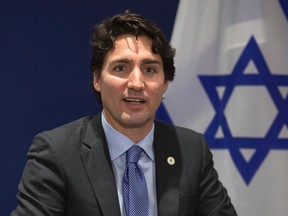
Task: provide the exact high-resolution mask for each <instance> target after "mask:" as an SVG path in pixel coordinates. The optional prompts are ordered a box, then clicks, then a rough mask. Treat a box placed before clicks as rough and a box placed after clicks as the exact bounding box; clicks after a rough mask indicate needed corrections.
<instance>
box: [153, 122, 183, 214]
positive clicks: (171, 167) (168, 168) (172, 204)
mask: <svg viewBox="0 0 288 216" xmlns="http://www.w3.org/2000/svg"><path fill="white" fill-rule="evenodd" d="M154 150H155V164H156V165H155V166H156V187H157V202H158V215H159V216H176V215H179V176H180V168H181V160H180V149H179V140H178V139H177V135H176V133H175V130H174V128H173V127H170V126H167V125H164V124H162V123H159V122H157V121H156V122H155V133H154Z"/></svg>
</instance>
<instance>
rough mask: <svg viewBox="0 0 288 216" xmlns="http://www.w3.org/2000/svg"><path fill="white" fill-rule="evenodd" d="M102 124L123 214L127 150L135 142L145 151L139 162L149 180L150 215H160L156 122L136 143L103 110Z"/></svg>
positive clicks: (122, 213)
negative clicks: (158, 206) (158, 205)
mask: <svg viewBox="0 0 288 216" xmlns="http://www.w3.org/2000/svg"><path fill="white" fill-rule="evenodd" d="M102 125H103V128H104V132H105V135H106V139H107V143H108V148H109V153H110V159H111V161H112V167H113V171H114V177H115V182H116V187H117V193H118V199H119V205H120V210H121V215H122V216H125V215H126V214H125V207H124V201H123V188H122V183H123V175H124V170H125V167H126V151H127V150H128V149H129V148H130V147H132V146H133V145H135V144H136V145H138V146H140V147H141V148H142V149H143V152H142V154H141V156H140V159H139V161H138V163H139V165H140V166H141V168H142V170H143V172H144V175H145V178H146V182H147V189H148V196H149V215H151V216H156V215H158V213H157V212H158V211H157V197H156V176H155V159H154V149H153V138H154V124H153V127H152V129H151V131H150V132H149V133H148V135H147V136H145V137H144V138H143V139H142V140H140V141H139V142H137V143H134V142H133V141H132V140H131V139H129V138H128V137H126V136H125V135H124V134H122V133H120V132H119V131H117V130H115V129H114V128H113V127H112V126H111V125H110V124H109V123H108V122H107V120H106V118H105V116H104V114H103V112H102Z"/></svg>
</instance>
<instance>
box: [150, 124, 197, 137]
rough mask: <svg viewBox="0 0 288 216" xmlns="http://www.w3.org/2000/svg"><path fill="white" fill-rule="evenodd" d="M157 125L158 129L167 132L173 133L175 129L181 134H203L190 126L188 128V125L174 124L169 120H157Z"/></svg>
mask: <svg viewBox="0 0 288 216" xmlns="http://www.w3.org/2000/svg"><path fill="white" fill-rule="evenodd" d="M155 127H156V128H157V129H158V130H162V131H163V132H165V133H172V132H173V131H174V132H175V133H176V134H178V135H179V134H180V135H184V134H187V135H192V136H199V135H200V136H201V135H202V134H200V133H199V132H197V131H195V130H193V129H190V128H186V127H182V126H177V125H173V124H171V123H167V122H163V121H160V120H155Z"/></svg>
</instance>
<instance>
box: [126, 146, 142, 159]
mask: <svg viewBox="0 0 288 216" xmlns="http://www.w3.org/2000/svg"><path fill="white" fill-rule="evenodd" d="M141 153H142V148H141V147H139V146H137V145H135V144H134V145H133V146H132V147H131V148H130V149H128V151H127V154H126V161H127V163H138V160H139V158H140V155H141Z"/></svg>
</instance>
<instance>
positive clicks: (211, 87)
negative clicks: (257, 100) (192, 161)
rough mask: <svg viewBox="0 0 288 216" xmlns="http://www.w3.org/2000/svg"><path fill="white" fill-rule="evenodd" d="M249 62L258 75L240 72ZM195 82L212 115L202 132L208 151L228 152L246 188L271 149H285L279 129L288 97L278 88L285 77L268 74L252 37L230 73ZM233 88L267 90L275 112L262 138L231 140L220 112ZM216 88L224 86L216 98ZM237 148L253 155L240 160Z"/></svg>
mask: <svg viewBox="0 0 288 216" xmlns="http://www.w3.org/2000/svg"><path fill="white" fill-rule="evenodd" d="M250 61H253V62H254V65H255V66H256V68H257V70H258V74H245V73H244V70H245V68H246V67H247V65H248V63H249V62H250ZM199 79H200V81H201V83H202V85H203V87H204V89H205V91H206V93H207V94H208V97H209V99H210V101H211V103H212V105H213V108H214V110H215V112H216V114H215V116H214V118H213V119H212V121H211V123H210V125H209V126H208V128H207V130H206V132H205V136H206V138H207V140H208V142H209V145H210V148H212V149H213V148H214V149H228V150H229V152H230V154H231V157H232V159H233V161H234V163H235V165H236V167H237V169H238V170H239V172H240V174H241V176H242V177H243V179H244V181H245V182H246V184H247V185H249V183H250V182H251V180H252V178H253V177H254V175H255V173H256V172H257V170H258V168H259V167H260V166H261V164H262V162H263V161H264V160H265V158H266V156H267V155H268V153H269V151H270V150H271V149H286V150H287V149H288V138H287V139H286V138H279V133H280V132H281V130H282V129H283V128H286V129H287V126H288V94H287V93H286V95H283V94H281V91H280V88H281V87H288V75H275V74H271V72H270V70H269V68H268V65H267V63H266V61H265V59H264V57H263V55H262V53H261V50H260V48H259V47H258V45H257V43H256V41H255V39H254V37H253V36H252V37H251V38H250V40H249V42H248V44H247V46H246V47H245V48H244V50H243V52H242V54H241V56H240V57H239V59H238V62H237V63H236V65H235V67H234V69H233V71H232V72H231V74H229V75H218V76H203V75H201V76H199ZM236 86H264V87H266V88H267V91H268V93H269V95H270V96H271V98H272V101H273V103H274V104H275V107H276V108H277V111H278V112H277V114H276V117H275V118H274V119H273V121H272V124H271V126H270V125H269V126H270V127H269V129H268V131H267V133H266V134H265V135H264V137H261V138H251V137H242V136H241V137H233V135H232V133H231V130H230V128H229V124H228V121H227V118H226V116H225V113H224V110H225V108H226V106H227V103H228V102H229V100H230V99H231V94H232V92H233V90H234V89H235V87H236ZM217 87H225V92H224V94H223V96H222V97H219V95H218V93H217V89H216V88H217ZM219 127H221V128H222V131H223V137H221V138H217V136H216V133H217V130H218V128H219ZM241 148H248V149H249V148H251V149H255V153H254V155H253V156H252V157H251V159H250V160H249V161H246V160H245V158H244V157H243V155H242V153H241V151H240V149H241Z"/></svg>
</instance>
